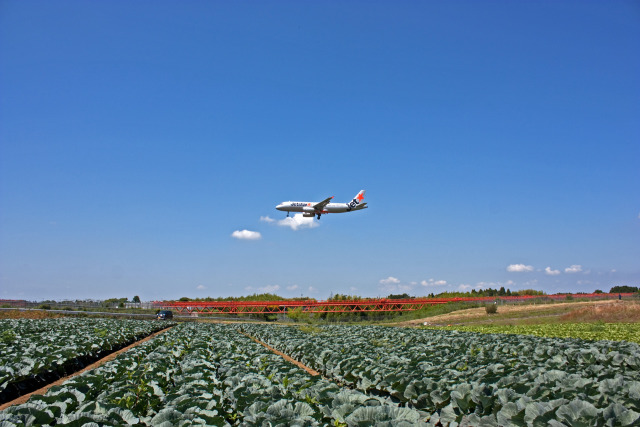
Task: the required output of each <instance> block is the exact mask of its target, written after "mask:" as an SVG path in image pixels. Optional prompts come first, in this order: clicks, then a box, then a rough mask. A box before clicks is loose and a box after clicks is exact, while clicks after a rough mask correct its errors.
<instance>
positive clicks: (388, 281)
mask: <svg viewBox="0 0 640 427" xmlns="http://www.w3.org/2000/svg"><path fill="white" fill-rule="evenodd" d="M398 283H400V279H397V278H395V277H393V276H389V277H387V278H386V279H382V280H380V284H381V285H392V284H398Z"/></svg>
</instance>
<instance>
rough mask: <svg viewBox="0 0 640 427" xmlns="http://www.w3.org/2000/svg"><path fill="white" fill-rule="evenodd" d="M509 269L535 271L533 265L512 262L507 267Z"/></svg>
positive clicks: (525, 271) (513, 270) (512, 271)
mask: <svg viewBox="0 0 640 427" xmlns="http://www.w3.org/2000/svg"><path fill="white" fill-rule="evenodd" d="M507 271H508V272H510V273H528V272H530V271H533V266H532V265H524V264H511V265H509V266H508V267H507Z"/></svg>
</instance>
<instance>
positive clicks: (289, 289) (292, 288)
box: [287, 285, 298, 291]
mask: <svg viewBox="0 0 640 427" xmlns="http://www.w3.org/2000/svg"><path fill="white" fill-rule="evenodd" d="M296 289H298V285H291V286H287V290H288V291H295V290H296Z"/></svg>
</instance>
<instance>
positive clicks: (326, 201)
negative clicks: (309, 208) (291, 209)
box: [313, 196, 333, 211]
mask: <svg viewBox="0 0 640 427" xmlns="http://www.w3.org/2000/svg"><path fill="white" fill-rule="evenodd" d="M331 199H333V196H332V197H328V198H326V199H324V200H323V201H321V202H320V203H316V204H315V205H313V208H314V209H315V210H317V211H322V210H324V207H325V206H327V205H328V204H329V202H330V201H331Z"/></svg>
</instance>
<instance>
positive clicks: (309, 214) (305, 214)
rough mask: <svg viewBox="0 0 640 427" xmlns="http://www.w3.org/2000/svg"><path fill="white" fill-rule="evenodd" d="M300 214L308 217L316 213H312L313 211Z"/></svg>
mask: <svg viewBox="0 0 640 427" xmlns="http://www.w3.org/2000/svg"><path fill="white" fill-rule="evenodd" d="M302 216H303V217H305V218H309V217H312V216H316V214H314V213H313V212H303V213H302Z"/></svg>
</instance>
